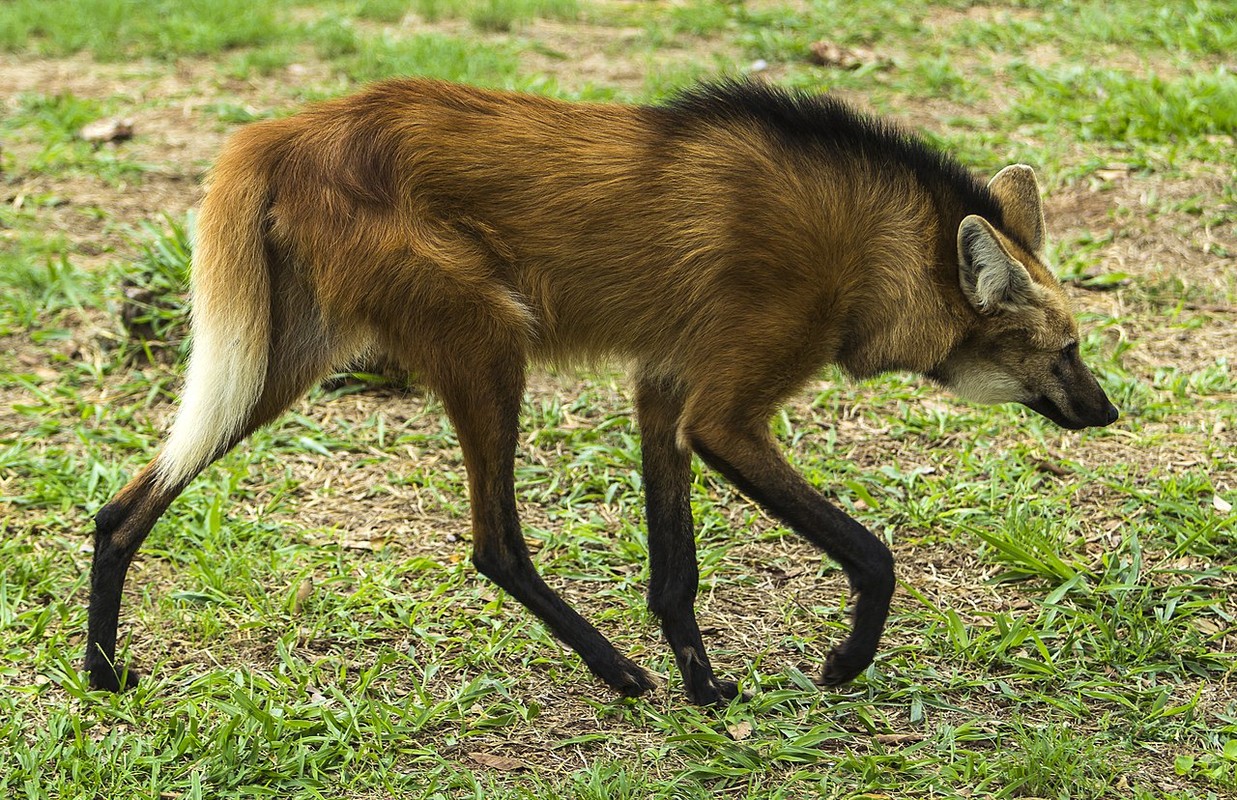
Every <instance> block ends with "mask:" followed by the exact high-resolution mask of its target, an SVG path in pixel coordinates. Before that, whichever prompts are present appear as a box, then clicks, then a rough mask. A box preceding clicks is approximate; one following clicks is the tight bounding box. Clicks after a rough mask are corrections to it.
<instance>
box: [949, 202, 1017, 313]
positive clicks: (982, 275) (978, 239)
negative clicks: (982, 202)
mask: <svg viewBox="0 0 1237 800" xmlns="http://www.w3.org/2000/svg"><path fill="white" fill-rule="evenodd" d="M958 282H959V283H961V284H962V293H963V294H964V295H966V299H967V300H970V301H971V305H973V306H975V309H976V310H977V311H979V312H980V313H982V314H996V313H997V312H999V311H1003V310H1006V309H1012V308H1016V307H1018V306H1025V305H1027V304H1028V303H1029V302H1030V301H1031V300H1032V299H1033V298H1034V297H1035V288H1034V284H1033V282H1032V281H1031V274H1030V273H1029V272H1027V268H1026V267H1024V266H1023V265H1022V264H1021V263H1020V262H1019V261H1018V259H1016V258H1014V257H1013V256H1011V255H1010V254H1009V251H1008V250H1006V249H1005V246H1004V245H1003V244H1001V240H1000V239H999V238H997V233H996V230H995V229H994V228H993V227H992V225H990V224H989V223H988V221H987V220H986V219H984V218H983V217H980V216H976V215H975V214H971V215H970V216H969V217H967V218H966V219H964V220H962V224H961V225H959V226H958Z"/></svg>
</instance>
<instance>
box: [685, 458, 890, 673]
mask: <svg viewBox="0 0 1237 800" xmlns="http://www.w3.org/2000/svg"><path fill="white" fill-rule="evenodd" d="M693 445H694V446H695V448H696V451H697V452H698V453H700V456H701V458H703V459H704V460H705V462H706V463H708V464H709V465H710V466H712V467H713V468H714V469H716V470H717V471H718V472H720V473H722V475H724V476H725V477H726V478H727V479H728V480H729V481H730V482H731V483H733V484H734V485H735V486H736V487H737V488H738V489H739V490H740V491H742V492H743V493H744V494H746V495H747V496H748V497H750V498H751V499H753V500H755V501H756V502H757V503H759V504H760V505H761V506H763V507H764V508H765V509H766V510H768V511H769V513H771V514H773V515H774V516H776V517H777V518H779V519H781V520H782V521H783V522H785V523H786V524H788V525H790V526H791V527H792V528H793V529H794V530H795V532H797V533H799V534H800V535H802V536H803V537H804V538H806V539H808V540H809V541H810V542H812V543H813V544H814V545H816V546H817V547H819V548H821V549H822V550H824V551H825V553H826V554H828V555H829V556H830V557H831V558H833V559H834V560H835V561H837V562H838V563H839V564H840V565H841V566H842V568H843V569H844V570H845V571H846V576H847V578H848V580H849V581H850V586H851V590H852V591H853V592H854V593H855V605H854V612H853V615H852V620H853V622H852V630H851V634H850V636H849V637H848V638H847V639H846V640H845V641H844V642H842V644H840V645H838V646H837V647H835V648H834V649H833V650H832V652H830V653H829V657H828V659H827V660H826V662H825V667H824V672H823V675H822V679H823V681H824V682H825V683H828V684H840V683H846V682H847V681H849V680H851V679H852V678H854V677H855V676H857V675H858V674H859V673H861V672H862V671H863V670H864V669H866V668H867V666H868V665H869V664H871V663H872V659H873V658H874V657H875V656H876V650H877V646H878V644H879V643H880V637H881V633H882V632H883V631H884V628H885V621H886V618H887V617H888V614H889V602H890V599H891V598H892V596H893V590H894V573H893V555H892V554H891V553H890V552H889V548H888V547H886V546H885V543H884V542H882V541H881V540H880V539H878V538H877V537H876V536H874V535H873V534H872V533H871V532H870V531H869V530H868V529H867V528H865V527H863V526H862V525H860V524H859V523H858V522H856V521H855V520H853V519H851V517H849V516H848V515H847V514H846V513H845V512H843V511H841V510H840V509H838V508H837V507H835V506H833V505H832V504H831V503H829V502H828V501H827V500H825V498H824V497H822V496H821V495H820V493H819V492H817V491H816V490H815V489H814V488H812V486H810V485H809V484H808V483H807V482H806V481H804V480H803V479H802V478H801V477H800V476H799V475H798V474H797V473H796V472H795V471H794V470H793V469H792V468H791V467H790V465H789V464H787V463H786V461H785V460H784V459H783V458H782V457H781V455H780V453H778V452H777V450H776V448H775V446H774V445H773V443H772V441H771V440H765V439H763V438H761V437H750V438H748V439H745V440H742V441H740V442H737V446H734V447H731V448H729V452H727V453H726V455H722V454H721V452H720V450H721V448H719V447H717V446H715V445H714V444H713V443H708V442H703V441H699V440H693Z"/></svg>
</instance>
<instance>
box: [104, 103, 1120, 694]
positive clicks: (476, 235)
mask: <svg viewBox="0 0 1237 800" xmlns="http://www.w3.org/2000/svg"><path fill="white" fill-rule="evenodd" d="M192 297H193V353H192V357H191V358H190V360H189V367H188V377H187V382H186V386H185V390H184V396H183V398H182V402H181V406H180V410H179V413H178V414H177V417H176V421H175V423H174V424H173V426H172V429H171V433H170V435H169V437H168V439H167V442H166V444H165V445H164V447H163V449H162V450H161V451H160V452H159V454H158V455H157V456H156V457H155V459H154V460H153V461H152V462H151V463H150V464H149V465H147V466H146V467H145V468H144V469H143V470H142V471H141V472H140V473H139V474H138V475H137V476H136V477H135V478H134V479H133V480H132V481H131V482H130V483H129V484H128V485H127V486H125V487H124V488H123V489H122V490H121V491H120V493H119V494H117V495H116V497H115V498H114V499H112V501H111V502H109V503H108V504H107V505H105V506H104V507H103V508H102V509H101V510H100V511H99V513H98V516H97V518H96V533H95V551H94V563H93V569H92V572H91V593H90V623H89V640H88V644H87V650H86V669H87V670H89V672H90V679H91V682H92V684H93V685H94V686H96V687H101V688H108V689H112V690H116V689H119V688H120V686H121V683H122V680H123V682H124V683H125V684H126V685H132V684H133V683H134V682H135V678H134V676H133V675H132V673H129V672H127V671H126V670H125V669H124V668H123V667H122V666H121V665H120V664H117V663H116V661H115V650H116V626H117V617H118V613H119V607H120V598H121V587H122V586H123V584H124V580H125V573H126V571H127V569H128V566H129V563H130V561H131V560H132V558H133V555H134V553H135V552H136V550H137V549H138V546H139V545H140V544H141V543H142V541H143V539H144V538H145V537H146V535H147V533H148V532H149V531H150V529H151V526H153V525H154V523H155V521H156V520H157V519H158V518H159V516H160V515H161V514H162V513H163V512H164V510H165V509H166V508H167V507H168V504H169V503H171V502H172V500H173V499H174V498H175V497H176V496H177V495H178V494H179V493H180V492H181V491H182V490H183V489H184V488H185V485H186V484H187V483H189V481H190V480H192V479H193V477H194V476H196V475H197V474H198V473H199V472H200V471H201V470H203V469H204V468H205V467H206V466H207V465H209V464H210V463H211V462H212V461H214V460H215V459H216V458H218V457H220V456H221V455H223V454H224V453H226V452H228V450H229V449H230V448H231V447H233V446H234V445H236V444H237V443H238V442H240V441H241V440H243V439H244V438H245V437H246V436H248V435H249V434H250V433H252V432H253V431H254V430H255V429H256V428H258V427H259V426H261V425H263V424H265V423H267V422H269V421H270V420H271V419H273V418H274V417H276V416H277V415H278V414H280V412H282V411H283V410H284V409H286V408H288V406H289V405H290V404H291V403H293V402H295V401H296V400H297V399H298V398H299V397H301V395H302V394H303V393H304V392H305V391H306V390H307V389H309V388H310V387H311V386H312V385H313V384H314V382H315V381H317V380H319V379H320V378H322V377H323V376H324V375H325V374H327V373H328V372H329V371H330V370H332V369H333V368H337V367H339V366H341V365H344V364H347V363H348V362H349V361H350V360H351V359H354V358H355V357H356V356H357V355H358V354H362V353H372V352H382V353H386V354H389V356H391V357H392V358H394V359H396V360H397V361H398V362H399V363H400V364H401V365H402V366H404V367H406V368H407V369H408V370H409V371H410V372H411V373H415V374H416V375H417V376H419V377H420V379H421V380H423V381H424V382H425V384H427V386H428V387H429V388H430V389H432V390H433V391H434V392H436V393H437V395H438V397H440V398H441V400H442V403H443V405H444V406H445V408H446V410H447V413H448V414H449V415H450V418H451V420H452V422H453V424H454V426H455V429H456V432H457V433H458V435H459V440H460V445H461V447H462V449H463V454H464V459H465V463H466V466H467V471H468V481H469V490H470V498H471V509H472V527H473V548H474V551H473V562H474V563H475V564H476V567H477V569H478V570H480V571H481V572H482V573H483V574H485V575H487V576H488V577H489V578H491V579H492V580H493V581H494V582H495V583H497V584H498V585H499V586H500V587H502V588H503V589H504V590H506V591H507V592H508V593H510V594H511V595H512V596H514V597H515V598H517V599H518V600H519V601H520V602H521V603H523V604H524V605H525V606H527V607H528V608H529V610H531V611H532V612H533V613H534V614H536V615H537V616H538V617H540V618H541V619H542V620H543V621H544V622H545V624H546V625H547V626H549V628H550V630H551V631H553V632H554V634H555V635H556V636H558V637H559V638H560V639H561V640H562V641H564V642H565V643H566V644H568V645H570V646H571V647H572V648H574V649H575V650H576V652H578V653H579V654H580V656H581V657H582V658H583V659H584V661H585V663H587V665H588V667H589V669H591V670H592V671H593V672H594V673H595V674H596V675H597V676H598V677H599V678H601V679H602V680H603V681H605V682H606V683H607V684H608V685H609V686H611V687H613V688H614V689H615V690H617V691H619V692H621V693H623V694H625V695H630V696H634V695H639V694H641V693H643V692H645V691H646V690H648V689H649V688H650V687H652V685H653V684H652V682H651V680H650V678H649V676H648V675H647V674H646V673H645V672H644V670H642V669H641V668H640V667H639V666H637V665H636V664H635V663H633V662H632V661H630V660H629V659H627V658H625V657H624V656H622V655H620V654H619V653H618V651H617V650H615V648H614V646H613V645H612V644H611V643H610V642H609V641H608V640H607V639H606V638H605V637H604V636H603V635H602V634H601V633H599V632H598V631H597V629H596V628H594V627H593V626H592V625H591V624H589V623H588V622H587V621H585V620H584V619H583V618H582V617H581V616H580V615H579V614H577V613H576V612H575V611H574V610H572V609H571V608H570V607H569V606H568V605H567V604H566V603H565V602H563V600H562V599H561V598H560V597H559V596H558V595H557V594H555V592H554V591H553V590H551V589H550V588H549V587H548V586H546V584H545V583H544V582H543V581H542V580H541V578H540V577H539V576H538V574H537V571H536V569H535V568H534V566H533V562H532V561H531V560H530V558H529V554H528V550H527V549H526V547H525V543H524V539H523V537H522V536H521V532H520V520H519V515H518V513H517V510H516V497H515V490H514V486H513V476H512V469H513V463H514V459H515V451H516V442H517V435H518V434H517V430H516V427H517V417H518V412H519V406H520V402H521V396H522V392H523V387H524V376H525V369H526V366H527V365H528V363H529V362H541V363H551V362H552V363H560V364H561V363H564V362H579V363H588V362H590V361H594V360H597V359H605V358H614V359H620V360H622V361H625V362H627V363H630V364H631V366H632V374H633V378H634V383H635V407H636V413H637V417H638V421H639V426H640V432H641V436H642V439H643V467H644V475H645V485H646V486H647V511H648V530H649V557H650V562H651V566H650V570H651V581H650V586H649V598H648V602H649V606H650V608H651V609H652V611H653V613H654V614H656V616H657V617H658V618H659V619H660V620H661V624H662V629H663V632H664V634H665V637H666V640H667V641H668V642H669V644H670V646H671V647H672V648H673V651H674V655H675V658H676V659H677V662H678V667H679V670H680V671H681V673H682V676H683V683H684V686H685V689H686V691H687V694H688V696H689V697H690V698H691V699H692V700H693V701H695V702H696V703H702V704H710V703H717V702H720V701H724V700H726V699H727V698H731V697H734V696H735V695H736V693H737V688H736V685H735V684H734V683H733V682H731V681H727V680H721V679H719V678H718V677H717V676H716V675H714V672H713V668H712V666H711V665H710V663H709V658H708V656H707V655H706V654H705V647H704V643H703V642H702V641H701V635H700V629H699V627H698V626H697V623H696V619H695V612H694V609H693V604H694V600H695V596H696V592H697V583H698V572H697V565H696V556H695V541H694V536H693V526H692V515H691V505H690V502H689V496H688V493H689V487H690V475H691V471H690V459H691V455H692V453H693V452H694V453H696V454H698V455H699V456H700V457H701V458H702V459H703V460H704V461H705V463H707V464H708V465H710V466H712V467H713V468H714V469H716V470H717V471H718V472H720V473H721V474H722V475H723V476H725V477H726V478H727V479H728V480H730V481H732V482H733V483H734V484H735V485H736V486H737V487H738V488H739V489H740V490H741V491H743V492H744V493H745V494H746V495H747V496H748V497H750V498H752V499H753V500H754V501H756V502H757V503H759V504H760V505H761V506H763V507H764V508H765V509H766V510H767V511H768V512H769V513H770V514H772V515H774V516H775V517H777V518H778V519H780V520H782V521H784V522H785V523H786V524H787V525H789V526H790V527H792V528H793V529H794V530H795V531H797V532H798V533H800V534H802V535H803V536H804V537H806V538H807V539H808V540H810V541H811V542H812V543H813V544H815V545H816V546H818V547H820V548H821V549H822V550H824V551H825V553H827V554H828V555H829V556H830V557H831V558H833V559H835V560H836V561H837V562H838V563H839V564H841V565H842V567H843V568H844V569H845V571H846V575H847V577H848V579H849V581H850V585H851V588H852V589H853V591H854V595H855V597H854V620H853V630H852V632H851V634H850V636H849V637H848V638H847V639H846V640H845V641H843V642H842V643H841V644H839V645H838V646H837V647H836V648H835V649H834V650H833V651H832V653H830V655H829V657H828V659H827V661H826V663H825V665H824V674H823V680H824V681H826V682H828V683H842V682H845V681H848V680H850V679H851V678H853V677H854V676H855V675H857V674H858V673H859V672H861V671H862V670H863V669H864V668H866V667H867V666H868V664H870V663H871V661H872V659H873V656H874V655H875V653H876V649H877V643H878V641H879V639H880V635H881V631H882V629H883V628H884V625H885V618H886V615H887V613H888V609H889V601H890V596H891V595H892V594H893V589H894V573H893V558H892V556H891V554H890V552H889V549H888V548H887V547H886V546H885V544H884V543H883V542H882V541H881V540H880V539H879V538H877V537H876V536H874V535H872V534H871V533H869V532H868V531H867V530H866V529H865V528H864V527H863V526H862V525H860V524H859V523H857V522H855V521H854V520H853V519H851V518H850V517H848V516H847V515H846V514H844V513H843V512H841V511H840V510H838V509H837V508H836V507H835V506H833V505H832V504H831V503H829V502H828V501H827V500H826V499H825V498H824V497H823V496H822V495H821V494H820V492H818V491H817V490H816V488H815V487H813V486H811V485H809V484H808V483H807V482H806V481H805V480H804V479H803V478H801V477H800V476H799V475H798V474H797V473H796V472H795V471H794V470H793V469H792V468H791V467H790V466H789V465H788V464H787V462H786V461H785V460H784V459H783V457H782V455H781V454H780V452H779V448H778V446H777V443H776V442H775V441H774V439H773V437H772V436H771V434H770V431H769V427H768V420H769V418H770V416H771V415H772V414H773V413H774V411H775V409H777V407H778V406H779V404H781V403H782V402H783V401H784V400H785V399H786V398H787V397H788V396H789V395H790V394H791V393H792V392H794V391H796V390H797V389H799V388H800V387H801V386H802V385H803V384H804V383H805V382H806V381H808V380H809V379H810V378H811V377H812V376H813V375H815V374H817V372H818V371H819V370H820V369H821V367H823V366H824V365H826V364H838V365H841V366H842V367H843V368H844V369H845V370H847V371H848V372H849V373H850V374H852V375H855V376H868V375H875V374H877V373H880V372H884V371H887V370H909V371H913V372H917V373H921V374H923V375H926V376H928V377H929V378H931V379H932V380H934V381H936V382H938V383H940V384H942V385H944V386H946V387H949V388H951V389H953V390H954V391H955V392H957V393H958V394H960V395H962V396H964V397H968V398H971V399H973V400H977V401H980V402H985V403H1005V402H1018V403H1023V404H1025V405H1027V406H1030V407H1031V408H1033V409H1035V410H1036V411H1038V412H1039V413H1041V414H1043V415H1045V416H1047V417H1048V418H1050V419H1052V420H1053V421H1054V422H1057V423H1058V424H1060V425H1063V426H1065V427H1069V428H1082V427H1086V426H1091V425H1097V426H1098V425H1108V424H1109V423H1111V422H1113V421H1114V420H1115V419H1116V418H1117V410H1116V409H1115V408H1114V407H1113V406H1112V404H1111V403H1110V402H1109V401H1108V398H1107V397H1106V396H1105V395H1104V392H1103V390H1101V389H1100V387H1099V385H1098V384H1097V383H1096V381H1095V378H1094V377H1092V375H1091V373H1090V372H1089V371H1088V370H1087V367H1085V366H1084V365H1083V363H1082V361H1081V360H1080V359H1079V354H1078V328H1077V325H1076V323H1075V321H1074V319H1073V316H1072V315H1071V312H1070V309H1069V305H1068V302H1067V300H1066V296H1065V294H1064V293H1063V291H1062V290H1061V288H1060V287H1059V286H1058V283H1057V281H1055V280H1054V279H1053V276H1052V274H1051V273H1050V272H1049V270H1048V268H1047V267H1046V266H1045V264H1044V217H1043V210H1042V206H1041V203H1040V198H1039V192H1038V187H1037V185H1036V180H1035V176H1034V174H1033V173H1032V171H1031V169H1030V168H1028V167H1025V166H1011V167H1007V168H1006V169H1003V170H1001V171H1000V172H999V173H998V174H997V176H996V177H995V178H993V179H992V181H991V182H990V183H988V184H987V185H986V186H985V184H984V183H983V182H982V181H980V180H978V179H977V178H976V177H974V176H973V175H972V174H971V173H970V172H968V171H967V170H966V169H964V168H963V167H962V166H960V165H959V164H958V163H957V162H956V161H954V160H952V159H950V158H949V157H948V156H945V155H943V154H941V153H938V152H936V151H935V150H933V149H931V148H930V147H928V146H927V145H926V144H925V143H924V142H922V141H920V140H919V139H916V138H913V137H912V136H910V135H908V134H907V133H904V132H902V131H900V130H899V129H897V128H895V127H893V126H891V125H889V124H887V123H885V122H881V121H878V120H875V119H872V118H870V117H867V116H864V115H862V114H860V113H857V112H856V111H854V110H852V109H850V108H848V107H847V106H846V105H844V104H842V103H841V102H839V101H837V100H836V99H833V98H830V97H827V96H825V97H820V96H807V95H801V94H794V93H790V92H787V91H783V90H781V89H777V88H773V87H769V86H762V85H757V84H754V83H746V82H726V83H719V84H712V85H705V86H702V87H699V88H696V89H694V90H690V91H687V92H685V93H683V94H681V95H679V96H678V97H677V98H675V99H673V100H671V101H670V102H668V103H666V104H664V105H658V106H625V105H600V104H568V103H563V102H558V101H555V100H549V99H546V98H542V97H533V96H528V95H523V94H514V93H505V92H496V91H485V90H481V89H475V88H470V87H465V86H457V85H451V84H447V83H440V82H435V81H429V80H392V81H388V82H385V83H380V84H377V85H375V86H372V87H370V88H368V89H366V90H364V91H362V92H361V93H359V94H357V95H354V96H352V97H346V98H343V99H340V100H334V101H330V102H325V103H320V104H318V105H315V106H312V107H311V108H309V109H308V110H306V111H305V112H303V113H301V114H299V115H297V116H293V117H290V118H287V119H279V120H272V121H268V122H261V123H257V124H255V125H251V126H249V127H247V128H245V129H243V130H241V131H240V132H238V133H237V134H236V135H235V137H233V138H232V140H231V142H230V143H229V144H228V146H227V148H226V149H225V150H224V152H223V155H222V156H221V157H220V159H219V163H218V165H217V166H216V167H215V169H214V172H213V177H212V180H211V181H210V186H209V190H208V192H207V195H206V199H205V202H204V203H203V206H202V211H201V216H200V221H199V226H198V231H197V245H196V248H195V253H194V260H193V279H192Z"/></svg>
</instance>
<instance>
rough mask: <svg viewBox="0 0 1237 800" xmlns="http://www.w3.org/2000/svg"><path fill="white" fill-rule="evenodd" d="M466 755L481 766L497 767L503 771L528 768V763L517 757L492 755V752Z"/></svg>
mask: <svg viewBox="0 0 1237 800" xmlns="http://www.w3.org/2000/svg"><path fill="white" fill-rule="evenodd" d="M468 757H469V758H471V759H472V760H473V761H475V762H477V763H478V764H480V765H481V766H483V767H489V768H490V769H497V770H501V771H503V772H515V771H516V770H521V769H528V765H527V764H525V763H524V762H523V761H521V760H520V759H518V758H509V757H508V756H499V755H494V754H493V753H469V754H468Z"/></svg>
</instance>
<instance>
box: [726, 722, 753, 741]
mask: <svg viewBox="0 0 1237 800" xmlns="http://www.w3.org/2000/svg"><path fill="white" fill-rule="evenodd" d="M726 733H729V734H730V738H731V739H734V740H735V741H736V742H741V741H743V740H744V739H746V738H747V737H749V736H751V735H752V723H750V722H748V721H747V720H742V721H740V722H736V723H735V724H733V725H727V726H726Z"/></svg>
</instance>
